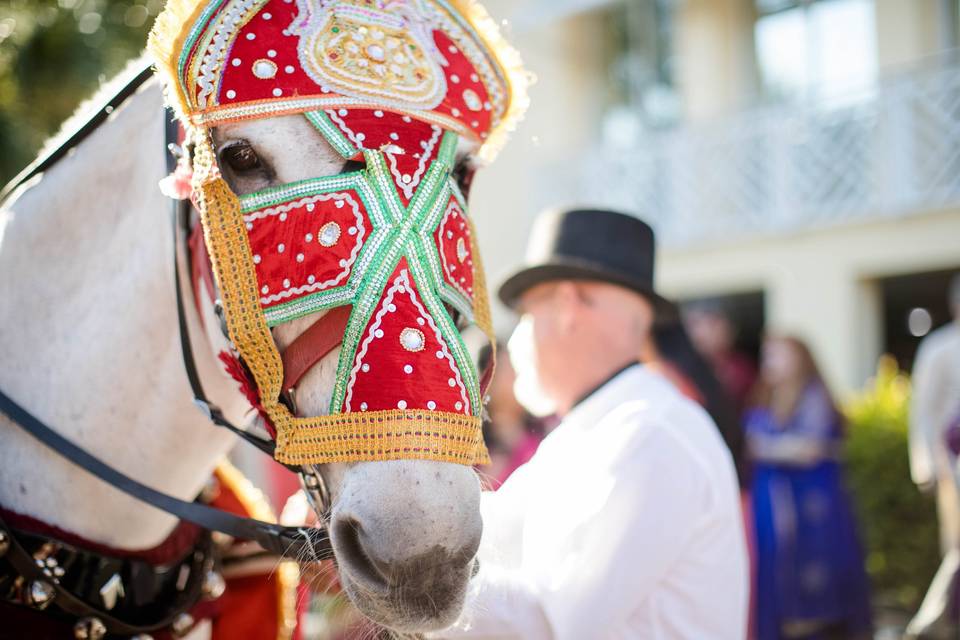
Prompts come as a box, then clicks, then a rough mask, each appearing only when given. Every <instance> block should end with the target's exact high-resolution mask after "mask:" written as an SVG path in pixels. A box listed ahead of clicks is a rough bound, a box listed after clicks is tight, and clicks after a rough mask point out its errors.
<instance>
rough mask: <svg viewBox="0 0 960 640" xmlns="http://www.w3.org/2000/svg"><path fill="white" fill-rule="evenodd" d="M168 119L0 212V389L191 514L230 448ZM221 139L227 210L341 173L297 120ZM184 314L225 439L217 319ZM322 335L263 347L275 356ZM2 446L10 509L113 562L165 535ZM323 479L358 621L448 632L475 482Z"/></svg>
mask: <svg viewBox="0 0 960 640" xmlns="http://www.w3.org/2000/svg"><path fill="white" fill-rule="evenodd" d="M165 117H166V115H165V112H164V109H163V101H162V97H161V91H160V88H159V86H158V85H157V84H156V83H155V82H153V81H151V82H149V83H148V84H147V85H146V86H145V87H144V88H142V89H141V90H140V91H138V92H137V93H136V94H135V95H134V96H133V97H131V98H130V99H129V100H128V101H127V102H126V103H125V104H124V105H123V106H122V107H121V108H119V109H117V110H116V111H115V112H114V114H113V115H112V116H111V118H110V119H109V120H108V121H107V122H106V123H104V124H103V125H101V126H100V127H99V128H98V129H97V130H96V131H95V132H94V133H93V134H92V135H91V136H90V137H88V138H87V139H86V140H84V141H83V142H82V144H80V145H79V147H78V148H76V150H75V152H73V153H71V154H70V155H68V156H67V157H65V158H63V159H62V160H60V161H59V162H58V163H57V164H55V165H54V166H53V167H52V168H51V169H49V170H48V171H47V172H46V173H45V174H44V175H42V176H41V177H39V178H37V179H35V180H33V181H31V182H30V183H29V184H26V185H24V186H23V187H22V188H21V189H19V190H18V192H17V193H16V194H15V195H14V197H13V198H11V199H10V200H9V201H8V202H7V203H6V204H5V205H4V209H3V210H2V211H0V300H2V303H0V363H2V364H0V389H2V390H3V391H4V392H5V393H7V394H8V395H10V396H11V397H12V398H14V399H15V400H16V401H17V402H19V403H20V404H21V405H22V406H24V407H25V408H26V409H27V410H28V411H30V412H31V413H33V414H34V415H35V416H36V417H38V418H39V419H40V420H42V421H44V422H45V423H47V424H49V425H51V426H52V427H54V428H55V429H57V430H58V431H59V432H60V433H61V434H63V435H65V436H67V437H68V438H69V439H71V440H73V441H74V442H76V443H78V444H79V445H81V446H82V447H84V448H86V449H88V450H89V451H91V452H92V453H93V454H94V455H96V456H98V457H99V458H101V459H102V460H104V461H107V462H108V463H109V464H111V465H113V466H115V467H116V468H118V469H119V470H120V471H122V472H124V473H126V474H128V475H130V476H131V477H133V478H135V479H137V480H139V481H141V482H143V483H145V484H147V485H149V486H152V487H154V488H156V489H159V490H161V491H163V492H166V493H168V494H171V495H173V496H176V497H178V498H181V499H185V500H191V499H193V497H194V496H196V495H197V494H198V492H199V491H200V490H201V488H202V487H203V486H204V483H205V482H206V481H207V479H208V478H209V477H210V474H211V471H212V470H213V468H214V467H215V465H216V464H217V462H218V461H219V460H220V459H221V458H222V456H223V455H224V454H226V453H227V452H228V451H229V450H230V448H231V447H232V446H233V444H234V442H235V436H233V435H231V434H230V433H229V432H227V431H225V430H222V429H218V428H217V427H215V426H214V425H212V424H211V423H210V422H209V420H208V419H207V418H206V417H205V416H204V415H202V414H201V413H200V412H199V411H198V410H197V409H196V407H195V406H194V405H193V404H192V399H193V396H192V394H191V390H190V387H189V385H188V382H187V378H186V376H185V375H184V369H183V363H182V360H181V351H180V347H179V342H178V341H179V337H178V329H177V315H176V303H175V298H174V295H175V293H174V284H173V282H174V280H173V268H172V259H171V255H172V251H173V247H172V233H171V230H170V226H171V223H170V217H169V216H170V207H171V205H170V201H169V200H168V199H167V198H166V197H165V196H163V195H161V193H160V190H159V189H158V186H157V184H158V181H160V180H161V178H163V176H164V175H165V173H166V169H165V166H164V121H165ZM214 138H215V141H216V145H217V151H218V154H219V156H220V161H221V163H222V164H223V165H224V174H225V177H226V178H227V179H228V181H229V182H230V184H231V186H232V188H233V189H234V190H235V191H236V192H237V193H247V192H250V191H253V190H256V189H260V188H263V187H265V186H268V185H270V184H282V183H291V182H295V181H297V180H300V179H303V178H308V177H316V176H323V175H329V174H333V173H338V172H339V171H340V170H341V168H342V164H343V162H342V160H341V159H339V156H338V154H337V153H336V152H335V151H334V150H333V149H332V148H330V147H329V146H328V144H327V143H326V141H325V140H324V139H323V137H322V136H321V135H320V134H319V133H318V132H317V131H316V130H315V129H314V128H313V127H312V126H311V125H310V124H309V123H308V122H307V120H306V119H305V118H303V117H301V116H287V117H278V118H274V119H266V120H259V121H253V122H246V123H240V124H232V125H229V126H224V127H221V128H219V129H217V130H215V132H214ZM252 159H254V160H255V161H254V160H252ZM250 163H252V164H250ZM251 166H252V167H253V168H252V169H251ZM188 286H189V285H188V284H186V283H185V289H186V287H188ZM185 294H186V296H187V297H186V299H187V300H192V299H193V298H192V296H191V295H189V292H186V291H185ZM204 300H206V298H205V297H204ZM207 302H209V301H207ZM188 307H189V309H188V314H189V315H188V320H189V324H190V328H191V331H190V334H191V335H192V336H193V337H194V343H195V344H194V345H193V346H194V352H195V353H196V354H197V367H198V369H199V372H200V375H201V378H202V381H203V383H204V386H205V387H206V389H207V393H208V395H209V396H210V397H211V399H212V400H213V401H214V402H215V403H216V404H217V405H218V406H220V407H221V409H222V410H223V411H224V413H225V414H226V415H227V417H228V418H231V419H233V421H234V423H235V424H244V422H247V423H249V422H250V420H249V416H250V415H251V412H250V407H249V405H248V404H247V402H246V401H245V400H244V398H243V396H242V395H241V394H240V393H239V391H238V389H237V384H236V382H234V381H233V380H232V379H231V378H229V377H228V376H227V375H226V374H225V373H224V371H223V369H222V366H221V365H220V363H219V362H218V361H217V359H216V354H215V353H214V352H213V349H212V347H211V342H210V341H209V339H207V340H203V339H202V338H203V337H204V336H206V334H205V333H204V329H203V327H206V328H207V329H208V330H210V328H211V327H213V328H215V327H216V326H217V321H216V318H215V317H214V314H213V310H212V305H210V304H205V305H204V309H203V313H204V316H205V321H204V322H203V323H201V322H200V318H199V316H198V314H197V313H196V312H195V311H194V306H193V305H192V304H189V305H188ZM316 317H317V316H316V315H315V316H313V317H308V318H304V319H301V320H299V321H296V322H293V323H289V324H287V325H283V326H281V327H278V328H277V329H275V330H274V335H275V339H276V340H277V342H278V344H279V346H280V347H281V349H282V348H283V347H284V346H286V344H289V342H291V341H292V340H293V338H295V337H296V336H297V335H298V334H299V333H300V332H301V331H302V330H304V329H305V328H306V327H308V326H309V325H310V324H311V323H312V322H313V321H315V320H316ZM338 357H339V349H336V350H334V352H332V353H331V354H329V355H328V356H327V357H326V358H325V359H324V360H323V361H322V362H321V363H320V364H319V365H318V366H316V367H315V368H314V369H313V370H312V371H311V372H310V373H309V374H307V376H305V378H304V379H303V381H302V383H301V385H300V387H299V388H298V397H297V398H298V410H299V413H300V415H319V414H321V413H325V412H326V409H327V407H328V406H329V400H330V397H331V394H332V387H333V384H334V376H335V374H336V363H337V358H338ZM245 416H246V418H245ZM0 438H2V442H3V446H2V448H0V505H2V506H3V507H4V508H6V509H8V510H11V511H14V512H17V513H20V514H24V515H27V516H30V517H32V518H35V519H37V520H40V521H43V522H45V523H49V524H52V525H55V526H57V527H59V528H60V529H63V530H66V531H69V532H71V533H73V534H76V535H78V536H81V537H83V538H84V539H87V540H90V541H92V542H96V543H100V544H103V545H109V546H111V547H115V548H121V549H143V548H149V547H152V546H154V545H156V544H158V543H160V542H161V541H162V540H164V539H165V538H166V537H167V536H168V534H170V532H171V531H172V529H173V528H174V526H175V524H176V522H175V520H174V519H173V518H172V517H171V516H168V515H166V514H164V513H162V512H160V511H157V510H156V509H154V508H152V507H149V506H147V505H145V504H144V503H141V502H138V501H136V500H134V499H132V498H129V497H128V496H126V495H125V494H123V493H120V492H119V491H117V490H116V489H114V488H113V487H111V486H109V485H107V484H105V483H103V482H101V481H99V480H97V479H95V478H94V477H92V476H91V475H89V474H88V473H86V472H84V471H82V470H80V469H79V468H78V467H76V466H74V465H73V464H71V463H70V462H68V461H67V460H65V459H63V458H61V457H59V456H58V455H56V454H54V453H53V452H51V451H50V450H48V449H46V448H45V447H44V446H42V445H40V444H38V443H37V442H35V441H34V440H32V439H31V438H30V437H29V436H27V435H25V434H24V433H23V432H22V431H20V430H19V429H18V428H16V427H15V426H13V425H11V424H10V423H9V422H8V421H7V420H6V418H5V417H3V416H2V414H0ZM321 470H322V472H323V474H324V476H325V477H326V479H327V482H328V484H329V486H330V492H331V497H332V509H331V514H330V518H329V522H328V523H327V525H328V527H329V530H330V534H331V538H332V544H333V549H334V553H335V555H336V559H337V562H338V566H339V571H340V578H341V582H342V584H343V585H344V588H345V590H346V591H347V594H348V595H349V596H350V598H351V599H352V600H353V601H354V602H355V603H356V604H357V605H358V607H359V608H360V609H361V611H362V612H363V613H365V614H366V615H367V616H369V617H370V618H372V619H373V620H374V621H376V622H377V623H379V624H382V625H384V626H386V627H389V628H392V629H394V630H398V631H403V632H421V631H426V630H432V629H439V628H443V627H446V626H448V625H449V624H450V623H452V622H453V621H454V620H455V619H456V617H457V616H458V614H459V612H460V609H461V608H462V604H463V600H464V593H465V589H466V585H467V582H468V581H469V578H470V574H471V571H472V569H473V568H474V555H475V551H476V549H477V546H478V544H479V539H480V532H481V521H480V513H479V497H480V488H479V483H478V480H477V477H476V475H475V473H474V472H473V470H472V469H471V468H469V467H466V466H462V465H455V464H447V463H440V462H431V461H395V462H368V463H357V464H347V465H327V466H326V467H323V468H321ZM205 633H206V630H205V629H203V628H198V631H197V632H195V634H194V635H192V636H191V637H197V638H199V637H205V636H204V634H205Z"/></svg>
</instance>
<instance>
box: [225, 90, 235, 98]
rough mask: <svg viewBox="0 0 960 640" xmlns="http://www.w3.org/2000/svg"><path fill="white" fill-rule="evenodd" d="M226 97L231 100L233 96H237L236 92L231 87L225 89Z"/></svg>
mask: <svg viewBox="0 0 960 640" xmlns="http://www.w3.org/2000/svg"><path fill="white" fill-rule="evenodd" d="M227 97H228V98H230V99H231V100H233V99H234V98H236V97H237V92H236V91H234V90H233V89H230V90H229V91H227Z"/></svg>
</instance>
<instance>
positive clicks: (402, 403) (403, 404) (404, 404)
mask: <svg viewBox="0 0 960 640" xmlns="http://www.w3.org/2000/svg"><path fill="white" fill-rule="evenodd" d="M406 408H407V401H406V400H401V401H400V402H398V403H397V409H406Z"/></svg>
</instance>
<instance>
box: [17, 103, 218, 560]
mask: <svg viewBox="0 0 960 640" xmlns="http://www.w3.org/2000/svg"><path fill="white" fill-rule="evenodd" d="M163 123H164V111H163V109H162V97H161V92H160V89H159V88H158V87H157V86H156V85H150V86H148V87H147V88H145V89H144V90H142V91H140V92H139V93H137V94H136V95H135V96H134V97H132V98H131V99H130V100H129V101H128V102H127V103H126V104H125V105H124V106H123V107H122V108H121V109H118V110H117V112H115V114H114V115H113V117H112V118H111V120H110V121H109V122H107V123H105V124H104V125H102V126H101V127H100V128H99V129H98V130H97V131H96V132H95V133H94V134H93V135H91V136H90V137H89V138H87V139H86V140H85V141H84V142H83V143H82V144H81V145H80V146H79V147H78V148H77V149H76V152H75V153H73V154H72V155H70V156H68V157H66V158H64V159H63V160H61V161H60V162H58V163H57V164H56V165H55V166H54V167H53V168H52V169H51V170H49V171H48V172H47V173H46V174H45V175H44V176H43V178H42V179H41V180H40V181H39V183H37V184H35V185H33V186H31V187H30V188H29V189H27V190H25V191H23V192H22V193H21V194H20V196H19V197H18V198H17V199H16V200H15V201H14V202H12V203H11V204H10V205H9V207H8V208H7V210H6V211H3V212H0V274H3V276H2V277H0V299H2V300H3V304H0V362H2V363H3V366H2V367H0V389H3V391H4V392H6V393H7V394H8V395H10V396H11V397H13V398H15V399H16V400H17V401H18V402H19V403H21V404H22V405H23V406H24V407H26V408H27V409H28V410H29V411H30V412H31V413H33V414H34V415H35V416H37V417H38V418H39V419H41V420H42V421H44V422H45V423H47V424H48V425H50V426H52V427H53V428H55V429H56V430H58V431H59V432H60V433H62V434H63V435H65V436H67V437H68V438H70V439H72V440H73V441H74V442H76V443H78V444H79V445H80V446H82V447H85V448H86V449H88V450H89V451H91V452H92V453H93V454H94V455H96V456H97V457H99V458H100V459H102V460H104V461H106V462H108V463H109V464H111V465H113V466H115V467H116V468H118V469H120V470H121V471H123V472H124V473H126V474H128V475H130V476H132V477H134V478H136V479H138V480H140V481H141V482H144V483H145V484H147V485H150V486H152V487H154V488H157V489H159V490H161V491H164V492H167V493H170V494H173V495H175V496H177V497H180V498H182V499H192V498H193V497H194V496H195V495H196V494H197V493H198V492H199V491H200V489H201V488H202V487H203V484H204V482H205V481H206V479H207V478H209V475H210V473H211V471H212V469H213V468H214V467H215V465H216V463H217V461H218V460H219V459H220V458H221V456H222V455H223V454H224V453H225V452H226V451H227V450H228V448H229V447H230V445H231V444H232V442H233V439H232V437H231V436H230V435H229V434H227V433H226V432H225V431H222V430H218V429H217V428H216V427H214V426H212V425H211V424H210V423H209V422H208V421H207V420H206V419H205V418H204V417H203V416H202V415H201V414H200V412H199V411H197V410H196V408H195V407H194V406H193V404H192V402H191V400H192V395H191V392H190V388H189V386H188V383H187V380H186V377H185V375H184V371H183V364H182V362H181V354H180V348H179V337H178V333H177V331H178V329H177V316H176V303H175V298H174V289H173V276H172V259H171V252H172V232H171V222H170V214H169V211H170V201H169V200H167V199H166V198H165V197H164V196H162V195H161V194H160V192H159V190H158V188H157V182H158V181H159V180H160V178H161V177H162V176H163V175H164V173H165V166H164V157H163V153H164V152H163V140H164V133H163V132H164V128H163V127H164V125H163ZM188 299H189V298H188ZM191 318H192V319H193V314H192V310H191ZM193 324H194V325H196V324H197V323H196V321H195V320H194V321H193ZM194 329H195V330H194V331H193V334H194V335H199V334H200V333H201V331H200V330H199V328H198V327H196V326H195V327H194ZM195 352H196V353H197V357H198V363H197V364H198V367H199V369H200V373H201V375H202V376H204V381H205V382H207V381H208V380H210V379H211V372H213V376H214V378H215V379H216V378H219V381H217V380H215V382H218V384H221V385H222V384H225V383H226V381H225V379H224V378H223V376H222V375H219V374H217V373H216V372H217V371H218V367H217V365H216V363H215V361H214V358H213V355H212V353H211V351H210V349H209V347H207V346H206V343H203V344H199V345H195ZM215 386H216V385H215ZM214 397H216V396H214ZM0 432H2V433H0V438H2V439H3V447H2V448H0V505H2V506H3V507H4V508H6V509H9V510H11V511H14V512H17V513H21V514H24V515H28V516H31V517H33V518H36V519H39V520H41V521H43V522H46V523H49V524H53V525H56V526H57V527H59V528H61V529H64V530H67V531H70V532H71V533H74V534H76V535H79V536H82V537H84V538H86V539H88V540H91V541H93V542H97V543H100V544H105V545H109V546H113V547H118V548H124V549H141V548H148V547H151V546H154V545H156V544H158V543H159V542H161V541H162V540H163V539H164V538H165V537H166V536H167V535H168V534H169V533H170V532H171V530H172V529H173V527H174V526H175V524H176V522H175V520H174V519H173V518H172V517H170V516H167V515H165V514H163V513H161V512H159V511H157V510H155V509H153V508H152V507H148V506H146V505H144V504H142V503H140V502H137V501H135V500H133V499H131V498H128V497H127V496H126V495H125V494H122V493H120V492H118V491H117V490H115V489H113V488H112V487H110V486H108V485H106V484H105V483H103V482H101V481H99V480H97V479H95V478H93V477H92V476H90V475H89V474H87V473H86V472H84V471H83V470H81V469H79V468H77V467H76V466H74V465H72V464H71V463H70V462H68V461H67V460H65V459H63V458H61V457H59V456H58V455H57V454H55V453H53V452H52V451H50V450H48V449H46V448H44V447H43V446H42V445H40V444H38V443H36V442H35V441H33V440H32V439H30V438H29V437H28V436H26V435H25V434H24V433H23V432H22V431H20V430H19V429H17V428H16V427H14V426H13V425H11V424H10V423H9V422H8V421H6V419H5V418H3V417H0Z"/></svg>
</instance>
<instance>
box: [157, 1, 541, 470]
mask: <svg viewBox="0 0 960 640" xmlns="http://www.w3.org/2000/svg"><path fill="white" fill-rule="evenodd" d="M150 50H151V52H152V53H153V55H154V57H155V59H156V62H157V66H158V69H159V70H160V72H161V73H162V75H163V77H164V81H165V83H166V89H167V93H168V99H169V101H170V102H171V103H172V104H173V105H174V108H175V109H176V110H177V112H178V115H179V117H180V119H181V121H182V123H183V124H184V125H185V126H186V127H187V129H188V131H189V135H190V137H191V140H192V141H193V143H194V144H195V152H194V159H193V163H194V166H193V195H194V200H195V202H196V203H197V205H198V208H199V209H200V212H201V218H202V222H203V227H204V233H205V239H206V244H207V248H208V250H209V253H210V257H211V261H212V263H213V267H214V273H215V275H216V279H217V284H218V285H219V288H220V297H221V299H222V303H223V306H224V311H225V316H226V319H227V326H228V330H229V334H230V338H231V341H232V342H233V344H234V346H235V348H236V350H237V351H238V353H239V355H240V356H241V358H242V360H243V362H244V364H245V365H246V367H247V369H249V372H250V374H251V375H252V377H253V380H254V381H255V383H256V386H257V391H258V395H259V401H260V404H261V405H262V407H263V411H264V412H265V414H266V417H267V418H268V420H269V421H270V423H271V424H272V425H273V427H274V428H275V429H276V435H277V447H276V457H277V459H278V460H280V461H281V462H286V463H292V464H304V463H325V462H335V461H362V460H389V459H400V458H424V459H434V460H442V461H448V462H456V463H462V464H473V463H476V462H479V461H482V460H485V459H486V450H485V449H484V446H483V441H482V437H481V430H480V414H481V412H482V402H481V380H480V378H481V375H482V374H481V373H480V372H478V371H477V370H476V367H475V365H474V363H473V361H472V358H471V357H470V354H469V352H468V350H467V348H466V346H465V344H464V342H463V340H462V337H461V334H460V330H459V328H458V326H457V324H456V322H455V316H459V317H460V318H462V319H464V320H466V321H469V322H472V323H475V324H476V325H477V326H479V327H480V328H481V329H482V330H483V331H484V332H485V333H486V334H487V335H488V337H490V338H491V339H492V329H491V325H490V313H489V306H488V304H489V303H488V298H487V291H486V288H485V285H484V275H483V269H482V266H481V262H480V257H479V254H478V251H477V244H476V234H475V233H474V230H473V223H472V221H471V219H470V217H469V216H468V215H467V207H466V202H465V200H464V197H463V195H462V194H461V192H460V189H459V188H458V186H457V182H456V180H455V179H454V178H453V177H452V176H451V172H452V171H453V169H454V163H455V154H456V153H457V151H458V149H459V150H461V151H462V150H464V149H467V150H469V151H470V153H471V154H472V155H475V156H476V157H480V158H489V157H490V156H491V155H492V154H493V152H494V151H495V150H496V148H497V147H498V145H499V144H500V143H501V142H502V140H503V138H504V135H505V132H506V131H507V130H508V129H509V128H510V127H511V126H512V123H513V121H514V120H515V119H516V118H517V117H518V116H519V114H520V112H521V111H522V110H523V108H524V107H525V94H524V83H525V76H524V74H523V72H522V70H521V69H520V68H519V64H518V62H517V58H516V54H515V53H514V52H513V51H512V50H511V49H509V47H507V45H506V44H505V43H504V42H503V41H502V40H501V39H500V36H499V35H498V33H497V31H496V27H495V25H494V24H493V22H492V20H491V19H490V18H489V17H488V16H487V15H486V13H485V12H484V11H483V9H482V8H481V7H480V6H479V5H477V4H475V3H474V2H472V1H470V0H170V2H169V3H168V5H167V8H166V9H165V10H164V13H162V14H161V15H160V17H159V18H158V20H157V24H156V26H155V27H154V31H153V33H152V34H151V38H150ZM297 113H299V114H303V116H304V117H305V118H306V119H307V120H308V121H309V122H310V123H311V124H312V125H313V126H314V127H315V128H316V130H317V131H318V132H319V133H320V134H322V135H323V137H324V138H325V139H326V140H327V141H328V142H329V143H330V145H331V146H332V147H333V148H334V149H335V150H336V151H337V152H339V153H340V154H341V155H342V156H343V158H344V159H345V160H362V161H363V162H364V163H365V168H364V169H363V170H360V171H354V172H351V173H343V174H338V175H333V176H326V177H317V178H313V179H308V180H304V181H301V182H296V183H292V184H284V185H281V186H277V187H271V188H268V189H265V190H263V191H259V192H257V193H253V194H249V195H243V196H237V195H236V194H234V193H233V192H232V191H231V189H230V187H229V186H228V185H227V183H226V182H225V181H224V179H223V178H222V177H221V175H220V172H219V170H218V168H217V164H216V158H215V154H214V153H213V147H212V142H211V137H210V128H211V127H213V126H215V125H217V124H221V123H225V122H233V121H238V120H245V119H256V118H268V117H274V116H278V115H283V114H297ZM334 309H336V310H338V312H339V313H344V314H346V313H348V314H349V319H348V321H347V322H346V330H345V331H344V335H343V343H342V349H341V353H340V359H339V364H338V367H339V369H338V376H337V381H336V386H335V388H334V393H333V400H332V402H331V406H330V415H327V416H319V417H309V418H303V417H296V416H294V415H293V414H292V413H291V411H290V410H289V409H288V407H287V406H286V405H285V404H284V403H283V402H281V400H280V397H281V394H282V392H283V391H285V390H284V389H283V386H284V383H283V381H284V370H283V363H282V358H281V355H280V353H279V352H278V349H277V347H276V345H275V344H274V340H273V337H272V335H271V333H270V328H271V327H273V326H276V325H278V324H281V323H284V322H288V321H290V320H293V319H295V318H299V317H302V316H305V315H308V314H312V313H315V312H318V311H322V310H334Z"/></svg>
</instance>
